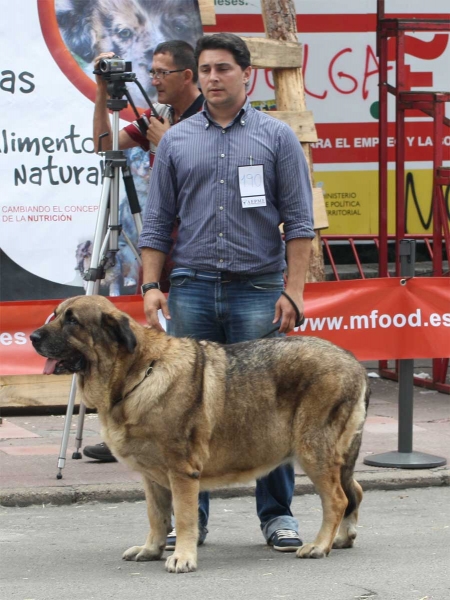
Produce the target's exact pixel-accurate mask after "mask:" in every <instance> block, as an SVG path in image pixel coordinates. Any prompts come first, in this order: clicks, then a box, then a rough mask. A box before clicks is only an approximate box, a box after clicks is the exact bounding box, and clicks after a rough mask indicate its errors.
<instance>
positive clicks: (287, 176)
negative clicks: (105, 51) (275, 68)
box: [139, 100, 314, 274]
mask: <svg viewBox="0 0 450 600" xmlns="http://www.w3.org/2000/svg"><path fill="white" fill-rule="evenodd" d="M205 106H206V105H205ZM248 165H263V167H264V188H265V197H266V205H265V206H257V207H252V208H243V205H242V200H241V194H240V187H239V172H238V167H239V166H248ZM177 215H178V217H179V219H180V226H179V231H178V239H177V242H176V245H175V248H174V251H173V260H174V262H175V264H176V265H177V266H182V267H190V268H193V269H197V270H219V271H232V272H235V273H252V274H263V273H272V272H275V271H281V270H283V269H284V267H285V266H286V263H285V251H284V244H283V241H282V238H281V235H280V231H279V225H280V224H281V223H284V233H285V239H286V241H289V240H291V239H294V238H301V237H304V238H313V237H314V230H313V221H312V192H311V185H310V181H309V173H308V165H307V163H306V159H305V156H304V154H303V150H302V147H301V145H300V143H299V142H298V140H297V138H296V136H295V134H294V132H293V131H292V129H291V128H290V127H289V126H288V125H286V124H285V123H283V122H281V121H279V120H277V119H275V118H273V117H271V116H269V115H266V114H264V113H262V112H260V111H257V110H255V109H254V108H252V107H251V105H250V103H249V101H248V100H247V101H246V103H245V105H244V106H243V108H242V109H241V111H240V112H239V114H238V115H237V116H236V118H235V119H234V120H233V121H232V122H231V123H229V124H228V125H227V126H226V127H221V126H220V125H219V124H217V123H215V122H214V121H213V119H212V118H211V117H210V115H209V114H208V112H207V110H206V109H205V110H203V111H202V112H201V113H198V114H197V115H195V116H193V117H191V118H190V119H187V120H186V121H183V122H182V123H180V124H179V125H177V126H176V127H172V128H171V129H170V130H169V131H168V132H167V133H166V134H165V135H164V137H163V138H162V140H161V142H160V144H159V146H158V150H157V154H156V160H155V164H154V167H153V173H152V177H151V181H150V189H149V196H148V200H147V205H146V210H145V215H144V222H143V229H142V233H141V236H140V240H139V247H140V248H154V249H156V250H160V251H162V252H165V253H167V252H169V250H170V247H171V244H172V240H171V237H170V234H171V233H172V227H173V222H174V220H175V217H176V216H177Z"/></svg>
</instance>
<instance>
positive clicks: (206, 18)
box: [198, 0, 216, 25]
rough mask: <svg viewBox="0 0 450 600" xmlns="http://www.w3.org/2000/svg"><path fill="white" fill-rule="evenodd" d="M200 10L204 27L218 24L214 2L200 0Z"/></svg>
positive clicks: (211, 0)
mask: <svg viewBox="0 0 450 600" xmlns="http://www.w3.org/2000/svg"><path fill="white" fill-rule="evenodd" d="M198 7H199V9H200V18H201V20H202V25H215V24H216V11H215V9H214V0H198Z"/></svg>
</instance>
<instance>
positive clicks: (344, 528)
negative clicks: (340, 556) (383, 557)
mask: <svg viewBox="0 0 450 600" xmlns="http://www.w3.org/2000/svg"><path fill="white" fill-rule="evenodd" d="M360 446H361V433H357V434H356V435H355V437H354V439H353V441H352V443H351V445H350V448H349V452H348V454H347V455H346V457H345V464H344V465H343V466H342V467H341V485H342V488H343V490H344V492H345V495H346V496H347V500H348V505H347V508H346V510H345V514H344V518H343V520H342V523H341V524H340V527H339V531H338V534H337V536H336V538H335V540H334V542H333V548H351V547H352V546H353V543H354V541H355V538H356V533H357V532H356V524H357V522H358V508H359V505H360V504H361V501H362V499H363V491H362V488H361V486H360V485H359V483H358V482H357V481H356V479H353V469H354V466H355V462H356V459H357V457H358V453H359V448H360Z"/></svg>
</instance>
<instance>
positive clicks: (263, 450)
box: [31, 296, 369, 573]
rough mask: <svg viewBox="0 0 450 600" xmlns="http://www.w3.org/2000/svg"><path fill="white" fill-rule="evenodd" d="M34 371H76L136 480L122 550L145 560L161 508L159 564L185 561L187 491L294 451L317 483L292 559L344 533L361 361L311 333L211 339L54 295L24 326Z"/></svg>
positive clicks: (191, 550) (352, 495) (153, 550)
mask: <svg viewBox="0 0 450 600" xmlns="http://www.w3.org/2000/svg"><path fill="white" fill-rule="evenodd" d="M31 340H32V342H33V345H34V347H35V349H36V350H37V351H38V352H39V354H41V355H43V356H45V357H47V358H48V359H49V360H48V361H47V363H46V372H48V373H55V374H60V373H77V374H78V386H79V391H80V392H81V393H82V396H83V401H84V402H85V404H86V406H87V407H89V408H96V409H97V410H98V414H99V418H100V420H101V423H102V426H103V431H102V434H103V439H104V440H105V442H106V443H107V444H108V446H110V447H111V449H112V450H113V452H114V454H115V455H116V456H117V457H118V458H119V459H120V460H122V461H123V462H125V463H126V464H128V465H129V466H130V467H131V468H132V469H135V470H137V471H139V472H140V473H141V474H142V476H143V479H144V485H145V492H146V499H147V510H148V517H149V521H150V533H149V534H148V537H147V540H146V542H145V544H144V546H133V547H132V548H129V549H128V550H127V551H126V552H125V553H124V555H123V558H124V559H126V560H158V559H159V558H161V556H162V553H163V551H164V546H165V541H166V535H167V533H168V531H169V530H170V529H171V510H172V503H173V510H174V513H175V519H176V526H177V542H176V548H175V552H174V554H172V555H171V556H170V557H169V558H168V559H167V562H166V569H167V570H168V571H170V572H177V573H178V572H187V571H194V570H195V569H196V567H197V545H196V542H197V536H198V524H197V518H198V514H197V502H198V493H199V491H200V490H208V489H211V488H213V487H217V486H221V485H224V484H229V483H233V482H243V481H248V480H251V479H254V478H257V477H260V476H261V475H264V474H266V473H268V472H269V471H271V470H272V469H274V468H275V467H276V466H277V465H279V464H281V463H283V462H285V461H288V460H290V459H292V458H297V459H298V461H299V462H300V464H301V466H302V468H303V469H304V471H305V473H307V475H308V476H309V477H310V478H311V480H312V482H313V483H314V485H315V488H316V490H317V492H318V493H319V494H320V498H321V500H322V507H323V521H322V526H321V528H320V531H319V533H318V535H317V537H316V539H315V540H314V542H313V543H310V544H305V545H304V546H303V547H302V548H300V549H299V550H298V551H297V556H299V557H300V558H321V557H323V556H326V555H327V554H328V553H329V552H330V550H331V548H332V547H334V548H348V547H351V546H352V545H353V541H354V539H355V537H356V522H357V515H358V507H359V504H360V502H361V499H362V490H361V487H360V486H359V484H358V483H357V482H356V481H355V480H354V479H353V468H354V465H355V461H356V458H357V455H358V451H359V447H360V443H361V434H362V428H363V424H364V419H365V415H366V408H367V402H368V398H369V387H368V381H367V378H366V373H365V370H364V368H363V367H362V366H361V365H360V364H359V363H358V362H357V361H356V360H355V358H354V357H353V356H351V355H350V354H349V353H347V352H345V351H344V350H342V349H340V348H338V347H336V346H334V345H332V344H330V343H329V342H326V341H324V340H320V339H318V338H311V337H291V338H279V339H266V340H256V341H253V342H245V343H242V344H234V345H230V346H221V345H220V344H215V343H211V342H197V341H194V340H192V339H187V338H180V339H178V338H173V337H170V336H168V335H166V334H164V333H160V332H157V331H154V330H151V329H146V328H145V327H143V326H141V325H139V324H138V323H136V322H135V321H134V320H132V319H131V318H130V317H129V316H127V315H126V314H125V313H123V312H121V311H119V310H117V309H116V308H115V307H114V305H113V304H111V303H110V302H109V300H107V299H106V298H103V297H101V296H79V297H76V298H72V299H69V300H65V301H64V302H63V303H62V304H60V306H59V307H58V308H57V309H56V311H55V319H54V320H53V321H51V322H50V323H48V324H47V325H44V326H43V327H41V328H40V329H37V330H36V331H35V332H34V333H32V334H31Z"/></svg>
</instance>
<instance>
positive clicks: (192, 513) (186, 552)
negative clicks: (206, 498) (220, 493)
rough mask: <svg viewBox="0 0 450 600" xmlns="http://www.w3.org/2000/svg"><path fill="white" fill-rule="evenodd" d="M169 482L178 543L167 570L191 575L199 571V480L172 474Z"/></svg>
mask: <svg viewBox="0 0 450 600" xmlns="http://www.w3.org/2000/svg"><path fill="white" fill-rule="evenodd" d="M169 480H170V487H171V489H172V497H173V511H174V513H175V523H176V527H177V541H176V544H175V552H174V553H173V554H172V555H171V556H169V558H168V559H167V561H166V570H167V571H168V572H169V573H189V572H190V571H196V570H197V539H198V494H199V491H200V484H199V479H198V478H195V477H189V476H188V475H185V474H179V473H173V472H172V473H169Z"/></svg>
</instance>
